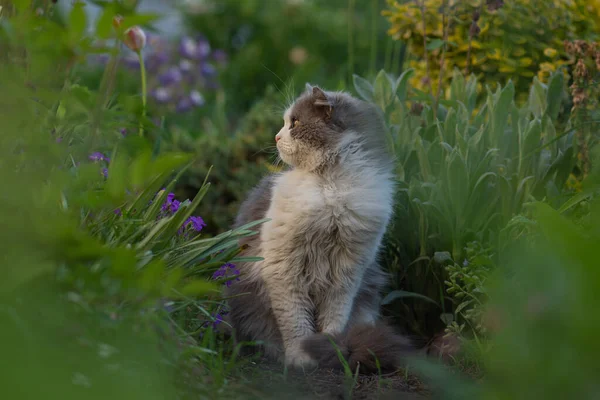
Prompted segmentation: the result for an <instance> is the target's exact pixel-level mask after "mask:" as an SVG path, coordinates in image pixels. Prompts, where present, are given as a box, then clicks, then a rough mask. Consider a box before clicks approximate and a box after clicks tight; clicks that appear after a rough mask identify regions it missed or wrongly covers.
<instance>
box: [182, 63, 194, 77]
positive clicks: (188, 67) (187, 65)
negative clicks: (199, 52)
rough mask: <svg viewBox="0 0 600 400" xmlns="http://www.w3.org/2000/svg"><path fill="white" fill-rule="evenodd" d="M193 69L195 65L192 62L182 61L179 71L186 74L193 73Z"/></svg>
mask: <svg viewBox="0 0 600 400" xmlns="http://www.w3.org/2000/svg"><path fill="white" fill-rule="evenodd" d="M193 68H194V64H192V62H191V61H190V60H181V61H180V62H179V69H180V70H181V72H183V73H184V74H187V73H190V72H192V69H193Z"/></svg>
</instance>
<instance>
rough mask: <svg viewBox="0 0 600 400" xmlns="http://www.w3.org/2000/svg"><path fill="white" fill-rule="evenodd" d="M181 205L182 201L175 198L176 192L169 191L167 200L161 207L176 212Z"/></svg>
mask: <svg viewBox="0 0 600 400" xmlns="http://www.w3.org/2000/svg"><path fill="white" fill-rule="evenodd" d="M180 205H181V203H180V202H179V201H178V200H176V199H175V193H169V194H168V195H167V200H166V201H165V203H164V204H163V205H162V207H161V210H163V211H164V212H170V213H171V214H175V213H176V212H177V210H179V206H180Z"/></svg>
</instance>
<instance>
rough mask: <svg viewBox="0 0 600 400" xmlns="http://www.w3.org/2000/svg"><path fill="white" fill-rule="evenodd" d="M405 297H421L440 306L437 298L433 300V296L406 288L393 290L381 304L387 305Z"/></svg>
mask: <svg viewBox="0 0 600 400" xmlns="http://www.w3.org/2000/svg"><path fill="white" fill-rule="evenodd" d="M403 298H416V299H421V300H425V301H427V302H430V303H432V304H435V305H436V306H438V307H439V305H438V303H437V302H436V301H435V300H433V299H432V298H430V297H427V296H425V295H422V294H419V293H415V292H407V291H405V290H392V291H391V292H390V293H388V294H387V296H385V297H384V298H383V300H381V305H387V304H390V303H392V302H393V301H395V300H398V299H403Z"/></svg>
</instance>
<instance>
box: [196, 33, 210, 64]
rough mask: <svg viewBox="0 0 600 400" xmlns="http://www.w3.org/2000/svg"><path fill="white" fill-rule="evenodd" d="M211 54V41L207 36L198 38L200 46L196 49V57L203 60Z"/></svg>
mask: <svg viewBox="0 0 600 400" xmlns="http://www.w3.org/2000/svg"><path fill="white" fill-rule="evenodd" d="M209 54H210V43H208V40H206V39H205V38H201V39H200V40H198V47H197V49H196V59H198V60H203V59H205V58H206V57H208V55H209Z"/></svg>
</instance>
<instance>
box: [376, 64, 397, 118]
mask: <svg viewBox="0 0 600 400" xmlns="http://www.w3.org/2000/svg"><path fill="white" fill-rule="evenodd" d="M392 85H393V82H391V81H390V78H389V76H388V75H387V74H386V73H385V71H384V70H381V71H379V74H377V77H376V78H375V86H374V91H373V99H374V101H375V103H376V104H377V105H378V106H379V107H380V108H381V109H382V110H383V111H384V112H385V111H386V110H387V108H388V105H389V104H390V103H391V100H392V95H393V91H392Z"/></svg>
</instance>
